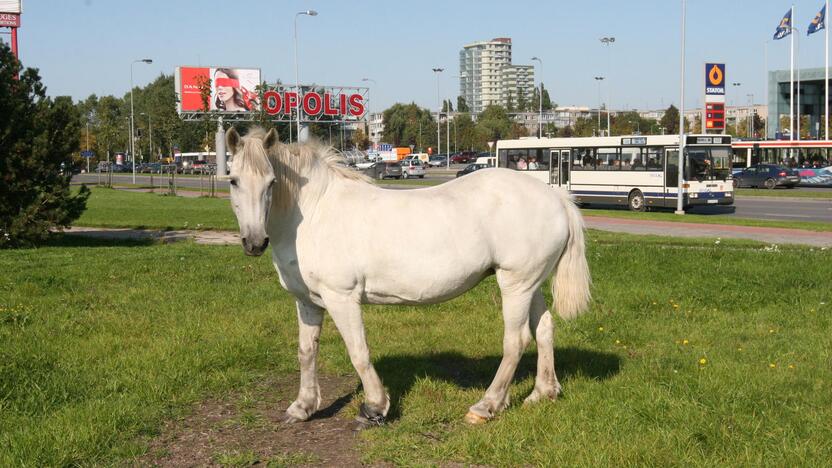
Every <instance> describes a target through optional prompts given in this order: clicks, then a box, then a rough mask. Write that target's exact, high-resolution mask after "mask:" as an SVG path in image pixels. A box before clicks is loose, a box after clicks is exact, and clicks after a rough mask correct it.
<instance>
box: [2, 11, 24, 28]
mask: <svg viewBox="0 0 832 468" xmlns="http://www.w3.org/2000/svg"><path fill="white" fill-rule="evenodd" d="M0 26H1V27H6V28H19V27H20V15H17V14H14V13H0Z"/></svg>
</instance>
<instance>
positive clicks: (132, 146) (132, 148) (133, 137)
mask: <svg viewBox="0 0 832 468" xmlns="http://www.w3.org/2000/svg"><path fill="white" fill-rule="evenodd" d="M139 62H141V63H146V64H151V63H153V60H152V59H149V58H146V59H139V60H133V62H131V63H130V158H131V159H132V163H133V184H134V185H135V184H136V131H135V128H134V122H133V121H134V120H135V118H134V116H133V65H135V64H137V63H139Z"/></svg>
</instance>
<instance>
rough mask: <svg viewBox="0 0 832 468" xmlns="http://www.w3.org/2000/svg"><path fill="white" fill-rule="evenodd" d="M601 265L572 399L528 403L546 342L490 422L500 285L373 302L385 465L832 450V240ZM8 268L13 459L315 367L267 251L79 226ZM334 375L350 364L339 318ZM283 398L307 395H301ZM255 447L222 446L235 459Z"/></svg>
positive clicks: (584, 322) (5, 423)
mask: <svg viewBox="0 0 832 468" xmlns="http://www.w3.org/2000/svg"><path fill="white" fill-rule="evenodd" d="M588 259H589V261H590V264H591V269H592V273H593V278H594V292H593V294H594V301H593V303H592V307H591V310H590V311H589V312H588V313H587V314H585V315H583V316H581V317H580V318H579V319H578V320H576V321H573V322H563V321H561V320H557V322H556V327H557V335H556V351H555V352H556V354H555V355H556V362H557V368H558V374H559V377H560V380H561V382H562V384H563V385H564V395H563V397H562V398H561V399H559V400H558V401H557V402H553V403H543V404H538V405H534V406H531V407H523V406H521V405H520V402H522V399H523V398H524V397H525V396H526V395H527V394H528V393H529V392H530V391H531V388H532V386H533V371H534V366H535V352H534V350H533V348H530V349H529V351H528V352H527V353H526V355H525V356H524V358H523V361H522V362H521V365H520V369H519V370H518V375H517V378H516V381H515V383H514V385H513V386H512V388H511V394H512V402H513V403H512V405H511V406H510V408H509V409H508V410H507V411H506V412H505V413H504V414H502V415H501V416H500V417H499V418H497V420H495V421H494V422H491V423H489V424H487V425H485V426H481V427H468V426H466V425H465V424H464V423H462V416H463V415H464V414H465V412H466V410H467V408H468V406H470V405H471V404H473V403H474V402H476V401H477V400H478V399H479V398H480V397H481V396H482V393H483V391H484V389H485V387H486V386H487V385H488V383H489V382H490V380H491V378H492V377H493V375H494V372H495V370H496V367H497V364H498V362H499V357H500V354H501V349H502V346H501V337H502V319H501V317H500V315H499V313H498V306H499V294H498V290H497V288H496V284H495V281H494V280H493V278H489V279H487V280H485V281H484V282H483V283H482V284H481V285H479V286H478V287H477V288H475V289H474V290H472V291H471V292H469V293H467V294H465V295H463V296H461V297H459V298H457V299H455V300H453V301H450V302H448V303H446V304H440V305H434V306H425V307H366V308H365V319H366V323H367V329H368V337H369V340H370V347H371V349H372V351H373V355H372V357H373V361H374V364H375V366H376V368H377V370H378V371H379V373H380V375H381V377H382V379H383V380H384V383H385V385H386V386H387V387H388V389H389V391H390V395H391V397H392V400H393V407H392V409H391V418H390V422H389V424H388V425H387V426H386V427H384V428H379V429H374V430H371V431H367V432H365V433H363V434H362V435H361V438H363V446H362V448H361V452H362V453H363V454H364V457H365V461H367V462H390V463H395V464H404V465H422V464H438V463H448V462H459V463H461V464H485V465H493V466H505V465H538V466H553V465H568V466H598V465H613V464H616V465H635V464H640V465H642V464H649V465H684V464H691V465H698V466H714V465H729V466H733V465H746V466H761V465H768V466H778V465H779V466H783V465H816V464H817V463H818V462H819V461H821V460H829V459H830V458H832V426H830V425H829V420H830V419H832V392H830V391H829V388H830V387H829V385H830V381H831V380H832V365H830V364H832V354H830V353H831V351H830V350H832V346H830V345H832V338H830V335H829V330H830V328H831V327H832V323H830V322H832V320H830V305H829V304H830V303H832V292H830V288H829V287H828V286H829V279H830V278H832V251H830V250H821V249H809V248H794V247H781V248H772V247H768V248H763V247H762V246H760V245H758V244H754V243H751V242H746V241H742V242H736V241H730V240H725V241H723V242H722V243H720V244H719V245H715V244H713V243H712V242H708V243H705V242H700V241H695V240H690V239H666V238H660V237H653V236H646V237H635V236H628V235H624V234H611V233H599V232H591V233H590V238H589V241H588ZM0 272H2V273H0V307H2V309H0V466H16V465H29V466H46V465H95V464H122V463H125V462H127V463H129V461H130V460H132V459H133V458H134V457H135V456H138V455H140V454H142V453H143V451H144V450H145V449H146V448H145V447H146V443H147V440H148V438H149V437H152V436H154V435H155V434H157V433H158V431H159V430H160V428H161V426H162V423H163V422H164V421H165V420H168V419H173V418H177V417H179V416H181V415H182V414H183V413H185V412H187V411H188V408H190V407H191V405H192V404H194V403H195V402H198V401H200V400H202V399H205V398H209V397H217V396H220V397H221V396H222V395H224V394H227V392H230V391H245V389H246V388H252V387H253V386H255V385H256V384H257V383H258V382H262V381H263V380H265V379H267V378H275V377H277V378H279V377H280V376H287V375H292V376H293V375H295V374H296V372H297V363H296V345H297V337H296V335H297V330H296V324H295V312H294V307H293V302H292V299H291V297H290V296H289V295H288V294H286V293H285V292H283V291H282V290H281V289H280V288H279V286H278V283H277V278H276V274H275V273H274V271H273V269H272V267H271V265H270V261H269V258H268V257H267V256H264V257H260V258H254V259H252V258H249V257H245V256H243V255H242V253H241V252H240V249H239V247H236V246H234V247H216V246H199V245H195V244H192V243H179V244H172V245H154V244H143V243H114V242H106V241H88V240H79V239H78V238H74V237H71V236H67V237H65V238H63V240H61V241H56V242H54V243H53V244H52V245H51V246H47V247H44V248H40V249H33V250H15V251H0ZM700 359H705V360H706V362H705V364H700V363H699V362H700ZM772 364H774V367H770V366H771V365H772ZM320 369H321V372H323V373H328V374H343V373H350V372H351V371H352V369H351V365H350V362H349V358H348V356H347V355H346V352H345V350H344V347H343V343H342V342H341V339H340V337H339V336H338V334H337V332H336V331H335V329H334V327H333V326H332V323H331V321H330V320H329V319H327V321H326V322H325V328H324V331H323V335H322V337H321V355H320ZM274 392H277V393H278V394H279V395H280V396H281V398H289V397H292V396H293V395H294V393H295V392H296V388H294V387H292V388H288V387H284V386H278V387H275V388H274ZM329 396H330V397H332V396H333V395H329ZM336 396H340V395H336ZM356 405H357V401H353V402H351V403H350V405H349V406H348V407H347V412H348V413H350V412H354V410H355V407H356ZM253 458H254V457H253V454H251V453H249V452H246V451H242V452H239V453H217V454H216V461H218V462H220V461H222V462H225V463H228V464H237V463H241V464H244V463H246V462H247V461H249V460H250V459H253ZM820 463H823V462H820Z"/></svg>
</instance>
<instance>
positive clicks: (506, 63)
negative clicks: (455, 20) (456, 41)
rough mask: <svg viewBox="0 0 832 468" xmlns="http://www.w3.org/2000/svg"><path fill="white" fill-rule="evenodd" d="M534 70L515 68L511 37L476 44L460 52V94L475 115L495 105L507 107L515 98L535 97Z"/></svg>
mask: <svg viewBox="0 0 832 468" xmlns="http://www.w3.org/2000/svg"><path fill="white" fill-rule="evenodd" d="M533 90H534V67H533V66H531V65H512V63H511V38H508V37H498V38H495V39H492V40H490V41H480V42H474V43H473V44H468V45H466V46H464V47H463V48H462V50H461V51H460V52H459V95H460V96H462V97H463V99H465V103H466V104H467V105H468V107H469V109H470V110H471V112H473V113H475V114H478V113H480V112H482V111H483V110H484V109H485V108H486V107H488V106H489V105H492V104H498V105H501V106H506V105H507V104H508V101H509V97H510V96H511V100H512V102H513V103H514V104H515V105H516V103H517V96H519V95H525V96H527V97H528V98H531V93H532V92H533Z"/></svg>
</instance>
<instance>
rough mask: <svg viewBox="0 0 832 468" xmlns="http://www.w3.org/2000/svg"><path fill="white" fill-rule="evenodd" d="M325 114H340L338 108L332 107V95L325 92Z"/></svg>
mask: <svg viewBox="0 0 832 468" xmlns="http://www.w3.org/2000/svg"><path fill="white" fill-rule="evenodd" d="M324 115H338V109H336V108H334V107H332V95H331V94H329V93H325V94H324Z"/></svg>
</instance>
